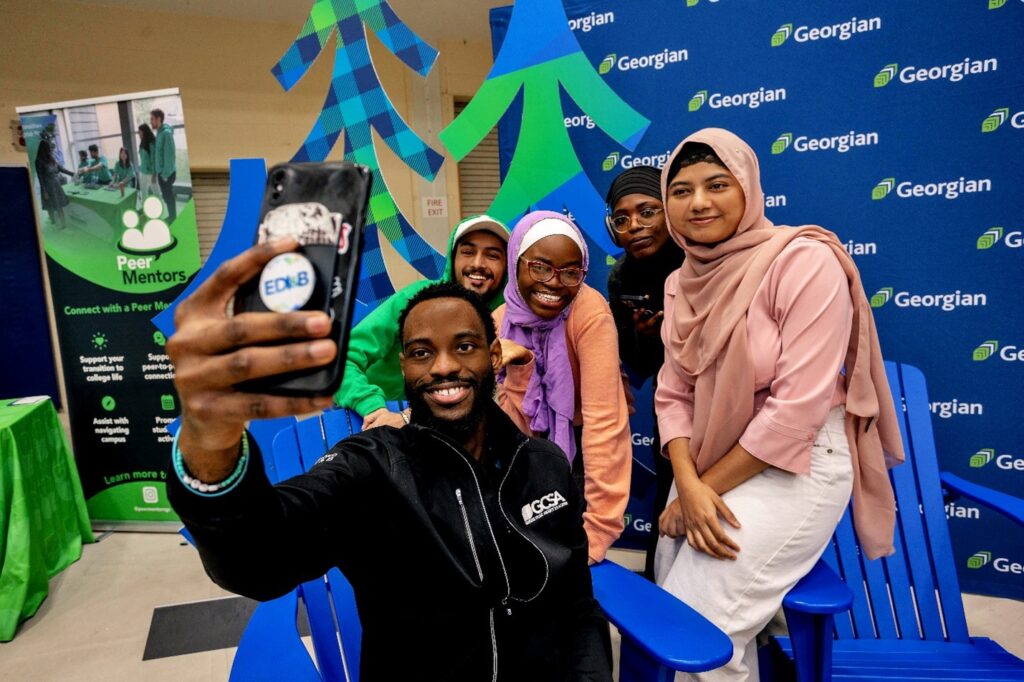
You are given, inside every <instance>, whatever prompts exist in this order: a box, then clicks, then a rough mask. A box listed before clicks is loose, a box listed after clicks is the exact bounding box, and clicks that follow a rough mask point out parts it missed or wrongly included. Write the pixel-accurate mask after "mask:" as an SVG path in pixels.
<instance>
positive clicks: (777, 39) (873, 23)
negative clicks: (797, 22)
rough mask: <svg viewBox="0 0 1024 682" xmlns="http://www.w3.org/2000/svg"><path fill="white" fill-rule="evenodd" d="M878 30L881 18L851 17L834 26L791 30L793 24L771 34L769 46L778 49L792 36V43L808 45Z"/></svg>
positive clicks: (846, 38)
mask: <svg viewBox="0 0 1024 682" xmlns="http://www.w3.org/2000/svg"><path fill="white" fill-rule="evenodd" d="M880 30H882V17H870V18H868V19H858V18H857V17H853V18H851V19H849V20H847V21H842V22H839V23H835V24H826V25H824V26H803V25H802V26H797V27H796V28H793V24H783V25H782V26H779V28H778V29H776V31H775V33H773V34H772V38H771V45H772V47H779V46H780V45H782V44H784V43H785V42H786V41H787V40H789V38H790V36H792V38H793V42H796V43H809V42H815V41H818V40H831V39H833V38H834V39H837V40H849V39H850V38H852V37H853V36H854V35H856V34H858V33H868V32H870V31H880Z"/></svg>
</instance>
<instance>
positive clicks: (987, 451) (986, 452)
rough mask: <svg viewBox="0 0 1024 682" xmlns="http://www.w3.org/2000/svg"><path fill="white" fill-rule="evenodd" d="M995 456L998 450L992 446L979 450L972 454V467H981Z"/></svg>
mask: <svg viewBox="0 0 1024 682" xmlns="http://www.w3.org/2000/svg"><path fill="white" fill-rule="evenodd" d="M995 456H996V451H995V450H993V449H992V448H984V449H982V450H978V451H977V452H975V453H974V454H973V455H971V459H970V465H971V468H972V469H980V468H981V467H983V466H985V465H986V464H988V463H989V462H991V461H992V460H993V459H994V458H995Z"/></svg>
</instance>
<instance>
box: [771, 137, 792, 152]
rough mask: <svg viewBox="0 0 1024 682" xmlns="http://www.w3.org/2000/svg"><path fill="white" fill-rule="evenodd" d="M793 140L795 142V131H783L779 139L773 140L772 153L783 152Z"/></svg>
mask: <svg viewBox="0 0 1024 682" xmlns="http://www.w3.org/2000/svg"><path fill="white" fill-rule="evenodd" d="M791 142H793V133H782V134H781V135H779V139H777V140H775V142H772V154H781V153H782V152H784V151H786V150H787V149H789V145H790V143H791Z"/></svg>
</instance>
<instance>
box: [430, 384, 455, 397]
mask: <svg viewBox="0 0 1024 682" xmlns="http://www.w3.org/2000/svg"><path fill="white" fill-rule="evenodd" d="M461 390H462V387H461V386H454V387H452V388H439V389H437V390H434V391H431V393H435V394H437V395H443V396H451V395H455V394H456V393H458V392H459V391H461Z"/></svg>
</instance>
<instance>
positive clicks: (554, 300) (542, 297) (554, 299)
mask: <svg viewBox="0 0 1024 682" xmlns="http://www.w3.org/2000/svg"><path fill="white" fill-rule="evenodd" d="M534 296H536V297H537V298H539V299H540V300H542V301H544V302H545V303H558V301H559V300H560V298H561V297H560V296H552V295H551V294H542V293H540V292H536V293H534Z"/></svg>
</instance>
